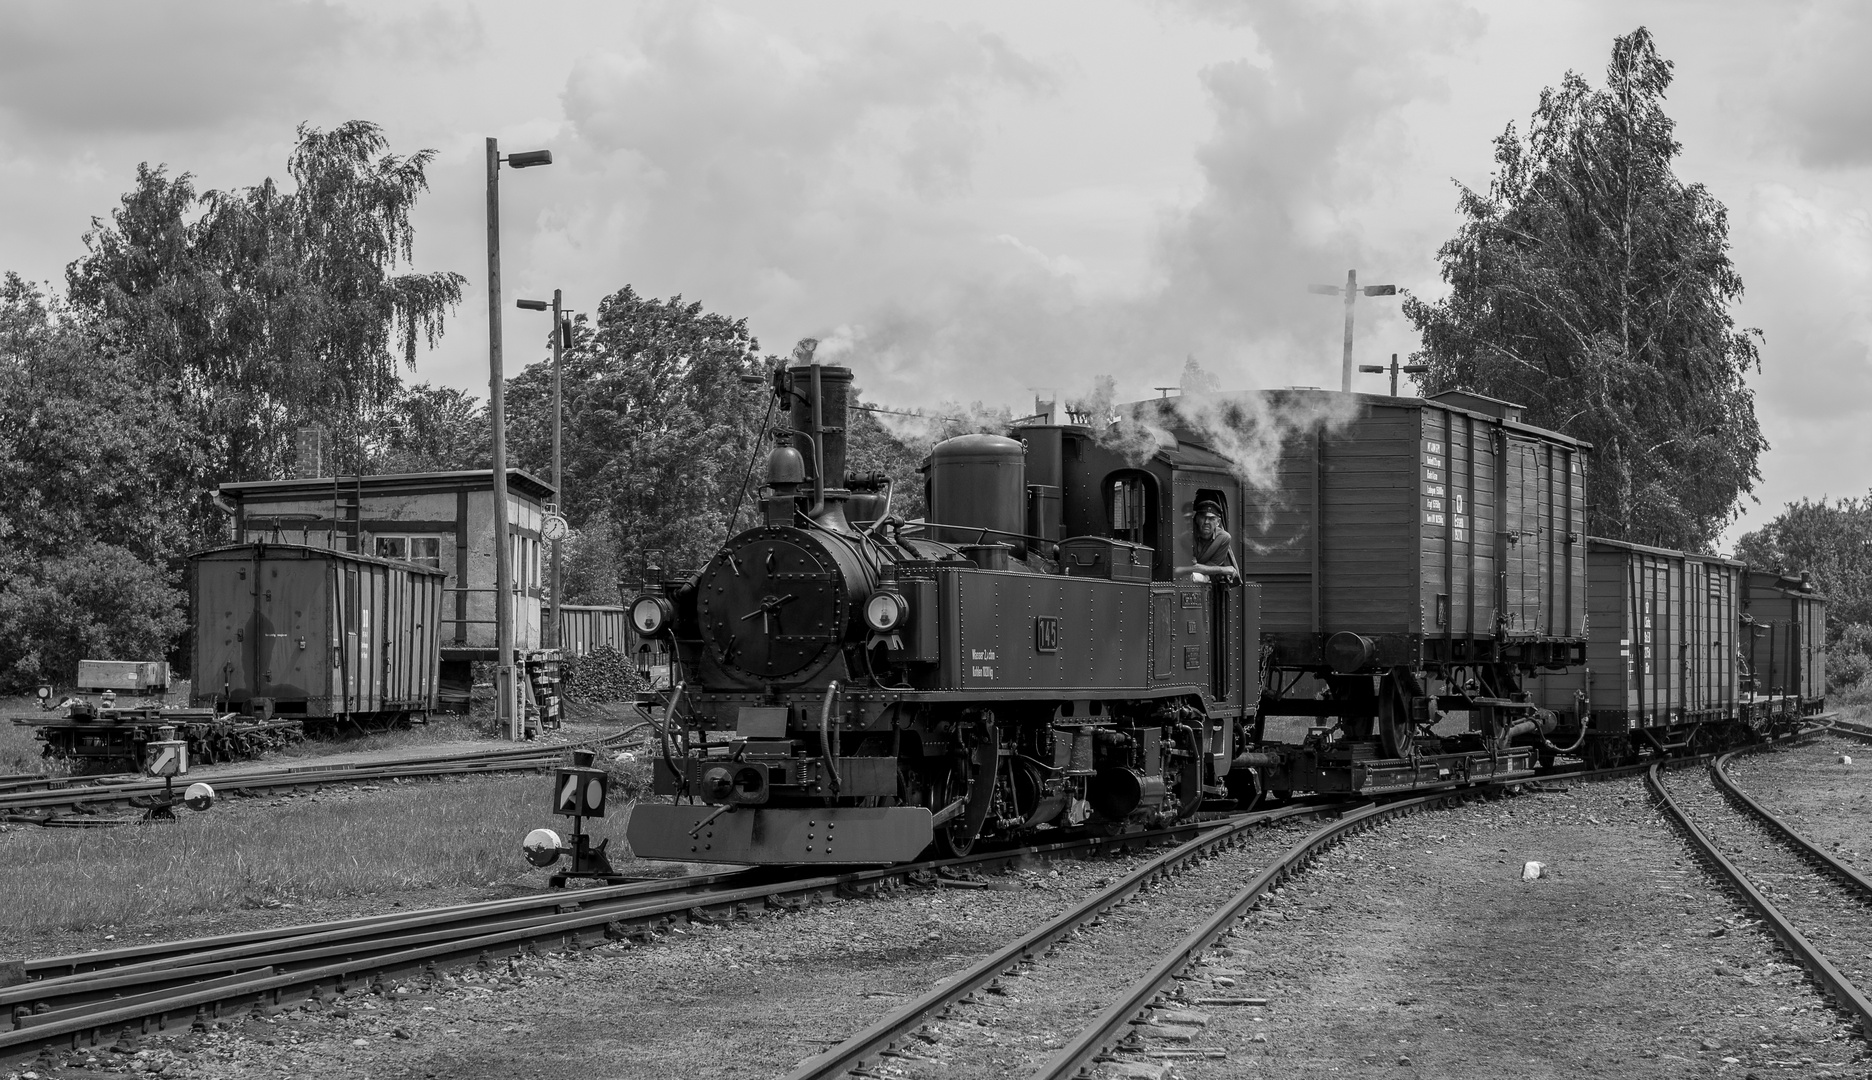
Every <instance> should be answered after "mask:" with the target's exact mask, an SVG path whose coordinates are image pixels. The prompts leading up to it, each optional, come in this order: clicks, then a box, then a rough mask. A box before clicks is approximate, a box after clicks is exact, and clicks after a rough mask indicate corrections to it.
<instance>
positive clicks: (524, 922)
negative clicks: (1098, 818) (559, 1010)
mask: <svg viewBox="0 0 1872 1080" xmlns="http://www.w3.org/2000/svg"><path fill="white" fill-rule="evenodd" d="M1215 827H1216V826H1215V825H1214V824H1213V823H1188V824H1184V825H1180V826H1177V827H1174V828H1171V829H1162V830H1151V831H1146V832H1139V833H1129V834H1124V835H1120V836H1116V837H1083V838H1078V839H1074V840H1065V841H1058V842H1054V843H1049V844H1042V845H1032V846H1028V847H1023V848H1018V849H1010V850H1006V851H997V852H982V853H978V854H974V855H969V856H966V857H964V858H959V859H943V860H934V861H930V862H922V863H912V864H905V865H900V866H894V867H887V868H882V869H871V870H856V871H848V872H842V873H835V874H826V873H823V872H822V871H820V870H817V869H814V870H809V871H795V872H785V871H782V872H776V871H772V870H765V869H755V870H742V871H733V872H724V873H717V874H708V875H699V876H696V877H689V878H672V879H666V880H661V881H639V882H631V883H627V884H623V885H613V886H605V887H600V888H593V889H586V890H582V891H580V892H578V893H576V894H567V893H563V892H559V893H550V894H542V895H537V896H529V897H521V898H517V899H511V900H499V901H488V902H484V903H480V904H467V905H461V906H458V907H453V908H441V909H433V910H429V911H418V912H398V913H396V914H393V915H388V916H378V917H369V918H360V919H350V920H345V921H343V922H338V923H315V924H308V925H304V926H298V927H289V928H285V929H281V930H272V931H250V932H246V933H242V934H231V935H225V936H221V937H214V938H202V939H197V940H194V941H184V942H175V943H168V944H159V945H145V946H136V947H132V948H128V949H120V950H114V951H111V952H97V953H82V954H77V955H74V956H64V957H51V958H47V959H41V960H29V961H26V962H25V963H24V964H23V965H22V966H23V970H24V973H25V974H26V976H27V977H28V981H26V982H23V983H17V984H15V985H12V986H7V987H0V1009H4V1011H5V1012H10V1013H11V1015H12V1017H13V1025H14V1026H13V1030H11V1031H0V1062H4V1061H9V1060H18V1059H20V1058H22V1057H25V1056H28V1055H31V1054H34V1053H37V1052H38V1051H40V1050H42V1049H46V1048H49V1047H54V1046H63V1047H67V1048H73V1049H75V1048H78V1047H80V1046H86V1045H97V1044H99V1043H102V1042H105V1041H106V1040H108V1039H111V1038H115V1037H116V1034H117V1033H118V1032H120V1031H122V1030H124V1029H126V1028H131V1027H135V1028H137V1029H139V1030H141V1031H143V1032H149V1031H153V1030H159V1029H166V1028H174V1027H177V1026H183V1027H187V1026H191V1025H193V1024H195V1023H197V1022H198V1021H199V1022H207V1021H209V1020H211V1019H214V1018H217V1017H220V1016H223V1015H228V1014H229V1013H230V1011H232V1012H235V1013H238V1012H240V1011H243V1010H247V1009H251V1008H254V1007H258V1008H261V1009H263V1010H264V1009H277V1008H278V1007H280V1006H282V1005H286V1004H290V1003H293V1002H296V1001H299V1000H303V999H305V998H308V997H311V996H314V995H320V996H324V995H328V994H330V993H331V992H334V991H336V992H343V991H346V990H351V989H357V988H360V987H364V986H371V985H378V986H381V980H382V979H383V978H385V977H386V976H397V975H403V974H407V973H415V972H422V971H426V970H432V969H434V968H437V967H439V966H442V965H447V964H457V965H459V964H468V963H475V962H477V961H481V960H489V959H491V958H493V957H496V956H506V955H514V954H518V953H521V952H524V951H527V950H529V949H534V948H538V947H540V946H542V945H544V946H548V947H568V946H573V947H576V946H579V945H582V944H585V943H587V942H591V941H604V940H607V939H615V938H619V937H624V936H629V935H631V934H634V933H642V932H644V931H645V930H647V929H650V928H653V927H657V926H661V925H668V924H671V923H674V922H675V921H678V920H693V921H698V922H704V921H720V920H724V919H730V918H733V917H734V916H735V915H736V913H737V911H738V909H740V908H741V906H742V905H751V904H765V905H769V906H775V907H780V908H795V907H798V906H801V905H803V904H805V903H809V902H811V901H813V900H815V899H829V898H832V897H836V896H839V895H851V894H858V895H863V894H865V893H868V892H874V891H876V890H878V889H879V887H880V886H883V885H884V884H886V883H889V882H896V881H913V880H921V881H922V882H924V883H935V882H940V881H941V880H943V878H942V875H944V874H957V873H966V872H969V871H976V872H979V871H981V870H984V869H992V868H998V867H1001V866H1005V865H1012V864H1015V863H1017V862H1020V861H1022V860H1027V859H1034V858H1040V859H1054V858H1084V857H1089V856H1091V855H1094V854H1103V853H1109V852H1117V851H1127V850H1131V849H1133V848H1137V847H1143V846H1151V845H1159V844H1162V843H1165V842H1170V843H1179V842H1181V841H1183V840H1187V839H1189V838H1191V837H1193V836H1195V835H1196V834H1198V833H1200V832H1203V831H1206V830H1209V829H1213V828H1215Z"/></svg>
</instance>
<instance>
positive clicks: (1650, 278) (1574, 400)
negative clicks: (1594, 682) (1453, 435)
mask: <svg viewBox="0 0 1872 1080" xmlns="http://www.w3.org/2000/svg"><path fill="white" fill-rule="evenodd" d="M1670 82H1671V64H1670V62H1669V61H1667V60H1664V59H1663V58H1661V57H1660V56H1659V55H1658V53H1657V49H1656V47H1655V44H1654V43H1653V41H1652V38H1651V35H1650V33H1649V32H1648V31H1647V30H1645V29H1644V28H1642V27H1641V28H1639V29H1638V30H1635V31H1633V32H1632V33H1630V34H1627V35H1625V36H1623V37H1620V38H1618V39H1617V40H1616V41H1614V43H1613V47H1612V59H1611V62H1610V64H1609V65H1608V67H1607V70H1606V85H1605V87H1603V88H1600V89H1595V88H1593V87H1590V86H1588V85H1587V83H1586V81H1585V80H1584V79H1582V78H1581V77H1580V76H1578V75H1576V74H1573V73H1571V72H1569V73H1568V74H1567V76H1566V78H1565V79H1564V80H1563V81H1562V83H1561V85H1560V88H1559V89H1558V90H1554V89H1552V88H1548V89H1546V90H1543V91H1542V93H1541V98H1540V104H1539V106H1538V107H1537V108H1536V109H1535V111H1534V114H1533V116H1532V118H1531V120H1530V122H1529V126H1528V133H1527V138H1526V139H1525V140H1523V139H1521V138H1519V137H1518V136H1517V135H1516V132H1515V128H1514V126H1513V125H1512V124H1511V125H1509V127H1508V129H1507V130H1506V131H1505V132H1504V133H1503V134H1502V135H1501V136H1500V137H1499V138H1497V139H1496V140H1495V164H1496V171H1495V174H1494V176H1493V178H1492V180H1491V182H1490V185H1489V189H1488V191H1487V192H1486V193H1483V192H1477V191H1473V190H1471V189H1469V188H1467V187H1464V188H1463V189H1462V193H1461V197H1460V198H1459V200H1458V211H1459V213H1460V214H1461V215H1462V217H1463V222H1462V224H1461V226H1460V227H1459V228H1458V230H1457V233H1456V235H1455V236H1454V237H1452V238H1451V239H1450V240H1449V241H1448V242H1447V243H1445V244H1444V245H1443V247H1442V248H1441V250H1440V251H1439V252H1438V257H1439V259H1440V261H1441V263H1442V275H1443V279H1444V280H1445V281H1446V282H1448V284H1449V287H1450V291H1449V295H1448V296H1447V297H1446V298H1445V299H1442V300H1439V301H1436V302H1434V303H1431V302H1425V301H1424V300H1422V299H1420V298H1418V297H1414V296H1413V297H1407V298H1406V300H1405V308H1404V310H1405V314H1406V315H1407V316H1408V317H1409V318H1410V319H1411V320H1412V322H1413V323H1414V324H1415V325H1416V327H1417V328H1418V330H1419V331H1420V332H1421V333H1422V334H1423V348H1422V351H1421V352H1419V353H1417V354H1415V355H1414V356H1413V358H1412V359H1413V360H1415V361H1417V362H1421V363H1424V364H1427V365H1428V366H1429V369H1430V370H1429V372H1428V373H1427V374H1426V375H1425V376H1423V377H1422V378H1421V379H1420V382H1421V383H1422V384H1423V386H1424V387H1425V389H1426V390H1427V391H1429V392H1433V393H1434V392H1436V391H1440V390H1444V389H1449V388H1453V387H1465V388H1468V389H1473V390H1477V391H1480V392H1482V393H1485V394H1491V395H1494V396H1497V397H1502V398H1507V399H1510V400H1514V401H1518V402H1521V403H1523V404H1525V405H1527V406H1528V412H1527V417H1528V419H1529V421H1530V422H1532V423H1535V424H1539V425H1542V426H1545V427H1550V428H1554V429H1557V430H1559V431H1562V432H1565V433H1567V434H1570V435H1574V436H1576V437H1579V438H1582V439H1585V440H1588V441H1590V442H1591V443H1593V445H1594V450H1595V454H1594V459H1593V468H1592V472H1591V474H1590V475H1589V477H1588V484H1589V492H1588V495H1589V509H1590V513H1591V518H1590V527H1591V529H1592V530H1593V532H1594V533H1595V534H1597V535H1600V536H1607V537H1612V538H1616V539H1623V540H1631V541H1637V542H1642V543H1648V544H1656V545H1660V546H1665V547H1672V548H1688V549H1694V550H1705V551H1706V550H1709V549H1710V546H1711V545H1712V544H1713V543H1714V541H1715V539H1716V537H1717V536H1718V534H1719V533H1720V532H1721V531H1722V529H1723V528H1724V527H1725V526H1726V525H1727V524H1728V523H1729V522H1730V521H1732V520H1733V519H1734V516H1735V514H1736V512H1737V501H1738V499H1739V498H1740V497H1741V496H1742V495H1743V494H1744V493H1747V492H1749V491H1751V490H1753V485H1754V482H1755V481H1756V480H1758V479H1760V474H1759V473H1758V471H1757V469H1756V462H1757V460H1758V459H1759V457H1760V455H1761V453H1762V451H1764V450H1765V449H1767V442H1766V440H1765V439H1764V438H1763V437H1762V433H1761V429H1760V427H1759V426H1758V425H1757V423H1756V420H1755V409H1754V395H1753V393H1752V392H1751V391H1750V390H1749V388H1748V386H1747V385H1746V383H1745V376H1746V375H1747V373H1748V371H1749V369H1750V368H1751V367H1759V363H1760V360H1759V355H1758V352H1757V347H1756V340H1757V339H1758V338H1759V336H1760V335H1759V332H1758V331H1753V330H1738V329H1737V327H1736V325H1735V322H1734V319H1733V318H1732V316H1731V314H1730V307H1731V305H1732V304H1734V303H1735V302H1736V301H1737V300H1738V299H1740V297H1741V295H1742V279H1741V277H1740V275H1739V274H1738V273H1737V272H1736V269H1735V267H1734V266H1733V265H1732V264H1731V262H1730V259H1729V243H1728V214H1727V211H1726V210H1725V208H1724V207H1723V205H1722V203H1721V202H1719V201H1718V200H1717V199H1716V198H1715V197H1714V196H1712V195H1711V194H1710V193H1709V192H1708V191H1707V190H1705V189H1704V188H1703V186H1702V185H1701V184H1686V183H1684V182H1683V181H1681V180H1680V179H1678V177H1677V176H1676V174H1675V172H1674V170H1673V161H1674V160H1675V159H1676V157H1677V155H1678V154H1679V153H1680V152H1681V150H1682V147H1681V146H1680V145H1679V144H1678V142H1677V141H1676V139H1675V138H1674V136H1673V127H1674V124H1673V122H1672V121H1671V119H1670V118H1669V117H1668V116H1667V115H1666V114H1665V112H1664V108H1663V101H1664V97H1665V91H1666V89H1667V88H1668V87H1669V86H1670Z"/></svg>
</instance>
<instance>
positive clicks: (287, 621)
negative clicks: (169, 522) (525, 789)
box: [191, 543, 446, 720]
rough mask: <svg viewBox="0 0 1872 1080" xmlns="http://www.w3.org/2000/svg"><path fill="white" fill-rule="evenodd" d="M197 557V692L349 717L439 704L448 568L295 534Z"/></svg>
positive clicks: (254, 710) (200, 701)
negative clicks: (296, 538)
mask: <svg viewBox="0 0 1872 1080" xmlns="http://www.w3.org/2000/svg"><path fill="white" fill-rule="evenodd" d="M191 560H192V561H193V563H194V574H193V575H192V577H193V579H194V595H193V607H194V615H195V619H194V622H195V678H194V683H193V699H194V703H195V704H197V705H207V704H219V705H221V706H222V707H225V708H228V709H231V710H237V711H240V712H243V713H249V714H254V715H283V716H302V717H306V718H331V719H341V718H342V719H348V720H358V719H362V718H366V717H375V718H394V717H399V716H404V715H408V714H412V713H416V714H421V713H428V712H431V711H433V710H434V709H435V708H436V690H437V666H438V664H439V662H440V646H441V634H440V630H441V627H442V582H443V579H444V577H445V576H446V575H444V574H443V573H442V572H441V571H440V570H431V569H428V568H426V567H421V566H416V565H413V564H410V563H406V562H393V561H391V560H387V559H373V558H367V557H364V556H359V555H352V554H349V553H347V552H341V551H332V550H330V549H327V548H317V547H306V546H302V545H296V544H268V543H253V544H240V545H237V546H234V547H226V548H219V549H216V550H213V551H204V552H200V553H198V554H196V555H194V556H191Z"/></svg>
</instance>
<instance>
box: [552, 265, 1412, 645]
mask: <svg viewBox="0 0 1872 1080" xmlns="http://www.w3.org/2000/svg"><path fill="white" fill-rule="evenodd" d="M564 320H565V314H564V311H563V309H562V308H561V306H560V295H559V290H558V289H554V290H553V330H552V339H553V404H552V410H553V501H554V502H556V503H558V504H559V505H560V506H564V505H565V476H564V475H563V474H562V473H561V471H560V468H559V419H560V412H561V409H560V406H559V392H560V376H559V361H560V360H561V359H562V358H563V357H564V353H565V346H566V341H565V337H566V334H567V333H568V332H569V331H570V327H568V326H566V324H565V321H564ZM1393 359H1395V357H1394V358H1393ZM564 531H565V530H564V529H563V528H560V529H556V530H554V535H553V538H552V614H551V615H550V616H549V617H548V618H547V621H546V625H547V626H548V627H549V629H548V630H547V631H546V640H547V643H548V644H550V645H551V646H552V647H553V648H555V649H556V648H558V647H559V543H560V541H561V540H562V539H563V537H562V536H560V535H559V534H560V533H563V532H564Z"/></svg>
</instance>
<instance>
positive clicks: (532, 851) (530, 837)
mask: <svg viewBox="0 0 1872 1080" xmlns="http://www.w3.org/2000/svg"><path fill="white" fill-rule="evenodd" d="M520 851H521V853H522V854H524V855H525V856H526V861H527V862H530V863H532V864H533V865H534V866H542V867H544V866H551V865H552V864H553V863H556V862H558V861H559V856H560V855H562V854H564V853H565V841H563V840H561V839H559V834H558V833H556V832H553V831H552V830H551V829H534V830H533V831H532V832H530V833H527V834H526V839H525V840H523V841H521V843H520Z"/></svg>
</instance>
